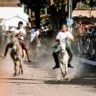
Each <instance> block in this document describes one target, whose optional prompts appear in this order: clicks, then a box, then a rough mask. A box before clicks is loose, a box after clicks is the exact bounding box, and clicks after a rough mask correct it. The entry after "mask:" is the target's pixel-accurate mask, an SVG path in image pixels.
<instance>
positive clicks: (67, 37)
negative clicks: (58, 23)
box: [53, 25, 75, 69]
mask: <svg viewBox="0 0 96 96" xmlns="http://www.w3.org/2000/svg"><path fill="white" fill-rule="evenodd" d="M59 40H62V41H66V42H67V43H66V50H67V52H68V53H69V62H68V63H69V64H68V67H71V68H73V67H72V66H71V64H70V61H71V60H72V57H73V51H72V49H71V47H70V46H69V41H72V42H74V41H75V40H74V37H73V35H72V34H71V32H68V31H67V27H66V25H62V31H60V32H59V33H58V34H57V36H56V41H57V42H59ZM59 52H60V47H59V44H58V45H57V47H56V48H55V50H54V52H53V57H54V60H55V63H56V65H55V67H53V69H55V68H59Z"/></svg>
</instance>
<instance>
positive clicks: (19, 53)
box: [8, 32, 24, 76]
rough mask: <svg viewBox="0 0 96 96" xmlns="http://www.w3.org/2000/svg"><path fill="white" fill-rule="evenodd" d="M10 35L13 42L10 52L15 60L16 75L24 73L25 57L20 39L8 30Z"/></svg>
mask: <svg viewBox="0 0 96 96" xmlns="http://www.w3.org/2000/svg"><path fill="white" fill-rule="evenodd" d="M8 35H9V36H10V39H11V42H12V43H13V47H12V49H11V52H10V56H11V58H12V60H13V62H14V70H15V73H14V76H17V75H20V74H23V67H22V61H23V57H24V53H23V49H22V47H21V45H20V44H19V41H18V39H17V38H16V37H15V36H14V35H13V34H12V32H8Z"/></svg>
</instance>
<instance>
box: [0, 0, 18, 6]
mask: <svg viewBox="0 0 96 96" xmlns="http://www.w3.org/2000/svg"><path fill="white" fill-rule="evenodd" d="M18 3H19V0H0V7H17V6H18Z"/></svg>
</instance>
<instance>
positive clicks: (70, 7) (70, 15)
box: [69, 0, 72, 19]
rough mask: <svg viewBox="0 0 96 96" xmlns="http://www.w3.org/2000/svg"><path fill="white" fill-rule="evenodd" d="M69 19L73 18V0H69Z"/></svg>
mask: <svg viewBox="0 0 96 96" xmlns="http://www.w3.org/2000/svg"><path fill="white" fill-rule="evenodd" d="M69 19H72V0H69Z"/></svg>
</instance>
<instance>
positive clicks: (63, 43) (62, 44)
mask: <svg viewBox="0 0 96 96" xmlns="http://www.w3.org/2000/svg"><path fill="white" fill-rule="evenodd" d="M60 48H61V51H62V52H63V53H64V52H65V51H66V42H65V41H62V40H60Z"/></svg>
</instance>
